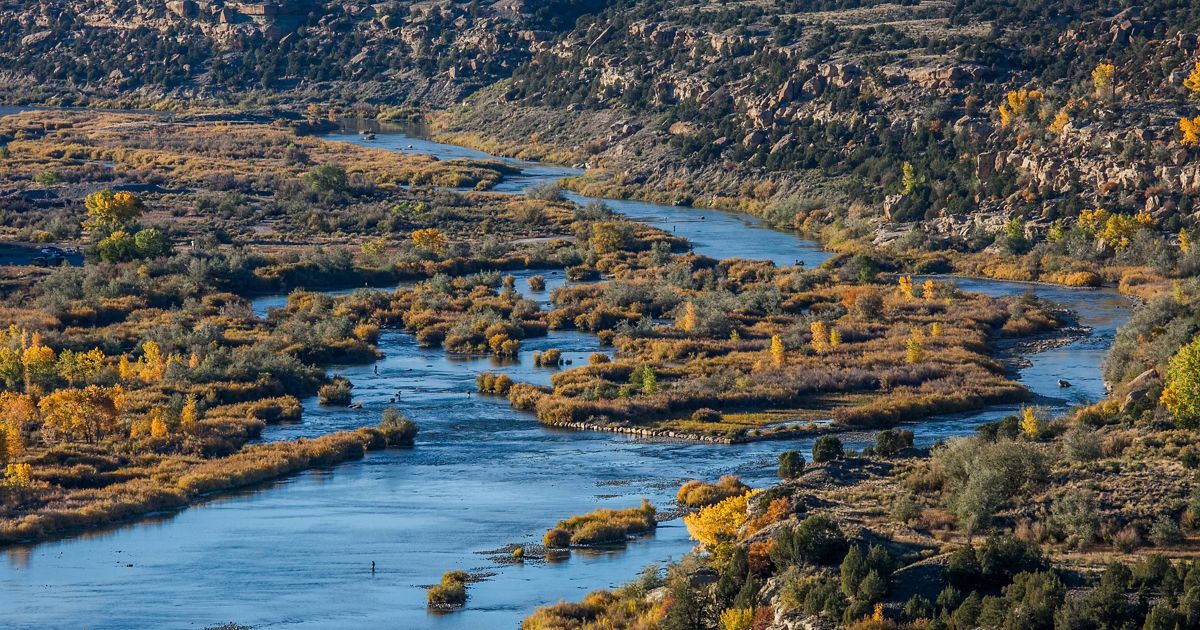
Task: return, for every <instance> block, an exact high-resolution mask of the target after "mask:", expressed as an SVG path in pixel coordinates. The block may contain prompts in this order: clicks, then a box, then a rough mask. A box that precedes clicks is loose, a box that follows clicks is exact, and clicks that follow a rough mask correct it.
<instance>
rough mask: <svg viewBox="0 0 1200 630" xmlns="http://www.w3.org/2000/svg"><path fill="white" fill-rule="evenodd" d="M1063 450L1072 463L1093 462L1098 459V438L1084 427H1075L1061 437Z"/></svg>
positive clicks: (1093, 432)
mask: <svg viewBox="0 0 1200 630" xmlns="http://www.w3.org/2000/svg"><path fill="white" fill-rule="evenodd" d="M1063 448H1064V450H1065V451H1066V454H1067V457H1069V458H1071V459H1072V460H1073V461H1077V462H1081V463H1087V462H1091V461H1095V460H1096V459H1098V458H1099V457H1100V436H1099V435H1097V434H1096V432H1095V431H1092V430H1090V429H1088V428H1086V427H1083V426H1076V427H1074V428H1072V429H1071V430H1070V431H1068V432H1067V434H1066V435H1065V436H1064V437H1063Z"/></svg>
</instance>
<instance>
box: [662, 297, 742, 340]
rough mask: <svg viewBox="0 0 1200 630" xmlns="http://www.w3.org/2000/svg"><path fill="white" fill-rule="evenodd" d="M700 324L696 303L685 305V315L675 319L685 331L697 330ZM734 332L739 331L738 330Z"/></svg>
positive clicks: (678, 325) (677, 324) (676, 323)
mask: <svg viewBox="0 0 1200 630" xmlns="http://www.w3.org/2000/svg"><path fill="white" fill-rule="evenodd" d="M699 324H700V317H699V316H698V315H697V314H696V305H695V304H693V303H692V302H688V303H687V304H685V305H684V306H683V316H681V317H680V318H679V319H677V320H675V325H676V326H677V327H678V328H679V330H682V331H683V332H686V333H690V332H692V331H694V330H696V327H697V326H698V325H699ZM734 332H737V331H736V330H735V331H734Z"/></svg>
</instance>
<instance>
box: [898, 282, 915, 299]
mask: <svg viewBox="0 0 1200 630" xmlns="http://www.w3.org/2000/svg"><path fill="white" fill-rule="evenodd" d="M900 294H901V295H903V296H904V297H906V298H908V299H910V300H911V299H912V298H913V280H912V276H900Z"/></svg>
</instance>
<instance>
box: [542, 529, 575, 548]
mask: <svg viewBox="0 0 1200 630" xmlns="http://www.w3.org/2000/svg"><path fill="white" fill-rule="evenodd" d="M542 544H543V545H545V546H546V547H549V548H551V549H565V548H567V547H570V546H571V532H569V531H567V530H565V529H559V528H557V527H555V528H554V529H551V530H550V531H547V532H546V535H545V536H543V537H542Z"/></svg>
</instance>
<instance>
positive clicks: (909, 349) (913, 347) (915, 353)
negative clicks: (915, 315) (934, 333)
mask: <svg viewBox="0 0 1200 630" xmlns="http://www.w3.org/2000/svg"><path fill="white" fill-rule="evenodd" d="M904 360H905V361H907V362H909V363H920V362H921V361H924V360H925V336H924V335H922V334H921V331H920V330H919V329H917V328H914V329H913V331H912V335H911V336H909V338H908V341H905V342H904Z"/></svg>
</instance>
